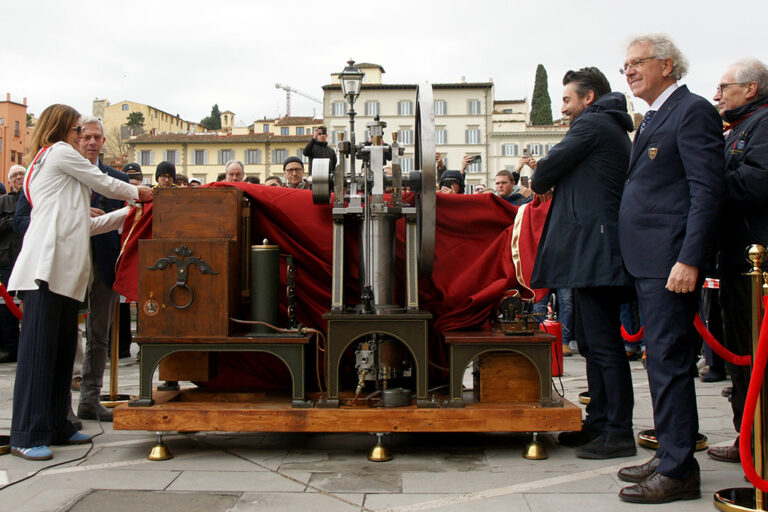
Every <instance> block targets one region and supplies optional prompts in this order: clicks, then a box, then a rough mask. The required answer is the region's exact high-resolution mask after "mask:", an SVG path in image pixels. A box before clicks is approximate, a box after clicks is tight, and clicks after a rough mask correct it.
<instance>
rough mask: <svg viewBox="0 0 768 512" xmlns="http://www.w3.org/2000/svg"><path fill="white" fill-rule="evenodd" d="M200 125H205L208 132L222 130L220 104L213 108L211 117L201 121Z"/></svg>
mask: <svg viewBox="0 0 768 512" xmlns="http://www.w3.org/2000/svg"><path fill="white" fill-rule="evenodd" d="M200 124H201V125H203V127H204V128H205V129H206V130H220V129H221V112H220V111H219V105H218V103H217V104H215V105H214V106H213V107H212V108H211V115H209V116H208V117H204V118H202V119H201V120H200Z"/></svg>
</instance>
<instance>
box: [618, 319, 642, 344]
mask: <svg viewBox="0 0 768 512" xmlns="http://www.w3.org/2000/svg"><path fill="white" fill-rule="evenodd" d="M621 337H622V338H624V341H626V342H627V343H637V342H638V341H640V340H642V339H643V338H644V337H645V326H642V327H641V328H640V330H639V331H637V332H636V333H635V334H629V333H628V332H627V330H626V329H625V328H624V324H622V325H621Z"/></svg>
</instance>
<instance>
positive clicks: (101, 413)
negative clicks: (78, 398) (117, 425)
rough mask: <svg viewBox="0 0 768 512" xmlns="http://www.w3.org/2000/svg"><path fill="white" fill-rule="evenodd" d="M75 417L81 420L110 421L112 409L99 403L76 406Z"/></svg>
mask: <svg viewBox="0 0 768 512" xmlns="http://www.w3.org/2000/svg"><path fill="white" fill-rule="evenodd" d="M77 417H78V418H80V419H83V420H100V421H112V409H107V408H106V407H104V406H103V405H101V404H99V403H96V404H80V405H78V406H77Z"/></svg>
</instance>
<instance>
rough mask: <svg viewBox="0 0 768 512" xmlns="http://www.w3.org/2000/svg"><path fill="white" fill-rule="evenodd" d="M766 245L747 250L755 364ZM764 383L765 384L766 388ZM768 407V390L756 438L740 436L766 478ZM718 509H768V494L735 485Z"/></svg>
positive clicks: (767, 289)
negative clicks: (752, 447) (747, 445)
mask: <svg viewBox="0 0 768 512" xmlns="http://www.w3.org/2000/svg"><path fill="white" fill-rule="evenodd" d="M765 258H766V253H765V248H764V247H763V246H761V245H752V246H750V247H749V249H748V250H747V260H748V261H749V262H750V263H751V264H752V270H751V271H750V272H748V273H747V274H745V275H746V276H747V277H749V280H750V284H751V287H750V292H751V300H750V304H751V308H750V320H751V333H752V362H753V364H754V361H755V358H756V357H757V346H758V343H759V341H760V326H761V324H762V321H763V315H764V311H763V309H762V306H763V295H765V294H766V293H768V285H766V284H765V283H766V281H765V279H764V277H763V271H762V270H761V268H760V266H761V264H762V263H763V262H764V261H765ZM764 388H765V385H763V389H764ZM767 410H768V393H765V392H761V393H760V397H759V398H758V400H757V404H756V406H755V419H754V426H753V439H741V441H740V442H741V443H752V445H753V446H754V462H755V471H756V472H757V474H758V475H760V477H761V478H763V479H765V477H766V474H765V463H766V461H768V451H766V450H767V447H766V446H764V443H763V438H764V436H765V433H766V432H768V425H766V415H765V411H767ZM714 504H715V508H717V509H718V510H722V511H723V512H735V511H752V510H755V511H760V512H764V511H766V508H765V507H766V505H768V499H767V497H766V493H764V492H763V491H761V490H760V489H755V488H752V487H736V488H731V489H722V490H720V491H717V492H716V493H715V495H714Z"/></svg>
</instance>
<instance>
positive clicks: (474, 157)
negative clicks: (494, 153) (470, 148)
mask: <svg viewBox="0 0 768 512" xmlns="http://www.w3.org/2000/svg"><path fill="white" fill-rule="evenodd" d="M482 159H483V157H481V156H480V155H475V156H473V157H472V160H470V161H469V162H470V163H472V164H476V163H479V162H480V161H481V160H482Z"/></svg>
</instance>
